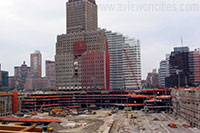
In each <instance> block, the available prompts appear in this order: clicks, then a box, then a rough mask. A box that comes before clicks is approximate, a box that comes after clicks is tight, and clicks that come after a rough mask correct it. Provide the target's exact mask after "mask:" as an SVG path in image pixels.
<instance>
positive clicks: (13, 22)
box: [0, 0, 200, 79]
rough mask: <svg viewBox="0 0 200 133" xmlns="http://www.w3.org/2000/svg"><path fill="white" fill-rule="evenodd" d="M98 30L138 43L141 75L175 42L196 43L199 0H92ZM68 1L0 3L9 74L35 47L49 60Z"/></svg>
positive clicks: (1, 59)
mask: <svg viewBox="0 0 200 133" xmlns="http://www.w3.org/2000/svg"><path fill="white" fill-rule="evenodd" d="M96 1H97V4H98V7H99V10H98V22H99V27H100V28H105V29H108V30H112V31H113V32H120V33H123V34H124V35H127V36H129V37H135V38H137V39H139V40H140V41H141V57H142V58H141V60H142V79H145V78H146V75H147V73H148V72H151V71H152V69H154V68H158V67H159V62H160V61H161V60H162V59H165V55H166V54H168V53H170V52H171V51H172V50H173V47H175V46H181V36H182V37H183V42H184V46H188V47H190V50H193V49H195V48H199V47H200V39H199V35H200V25H199V24H200V1H199V0H175V1H174V0H169V1H167V2H166V0H151V1H149V0H140V1H138V0H96ZM66 2H67V0H59V1H57V0H42V1H41V0H28V1H27V0H6V1H2V2H1V3H0V9H1V12H0V29H1V30H0V46H1V48H0V53H1V54H0V64H2V65H1V66H2V69H3V70H8V71H9V75H10V76H12V75H13V74H14V67H15V66H20V65H21V64H22V63H23V61H26V63H27V64H28V65H29V66H30V54H31V53H33V52H34V51H35V50H40V51H41V53H42V56H43V58H42V60H43V63H42V65H43V75H44V74H45V69H44V68H45V60H54V56H55V43H56V36H57V35H59V34H64V33H66V4H65V3H66Z"/></svg>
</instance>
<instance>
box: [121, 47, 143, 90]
mask: <svg viewBox="0 0 200 133" xmlns="http://www.w3.org/2000/svg"><path fill="white" fill-rule="evenodd" d="M123 51H124V54H125V56H126V60H127V63H128V65H129V69H130V71H131V73H132V75H133V77H134V79H135V83H136V85H137V88H138V90H140V85H139V83H138V81H137V78H136V75H135V72H134V69H133V66H132V63H131V61H130V60H129V57H128V54H127V52H126V49H123Z"/></svg>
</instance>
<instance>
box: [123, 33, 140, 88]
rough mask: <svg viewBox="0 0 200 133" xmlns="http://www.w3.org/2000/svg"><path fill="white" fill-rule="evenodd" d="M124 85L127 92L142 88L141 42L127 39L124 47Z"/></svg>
mask: <svg viewBox="0 0 200 133" xmlns="http://www.w3.org/2000/svg"><path fill="white" fill-rule="evenodd" d="M123 73H124V81H125V83H124V85H125V89H127V90H135V89H139V88H140V86H141V55H140V41H139V40H137V39H135V38H129V37H125V45H124V47H123Z"/></svg>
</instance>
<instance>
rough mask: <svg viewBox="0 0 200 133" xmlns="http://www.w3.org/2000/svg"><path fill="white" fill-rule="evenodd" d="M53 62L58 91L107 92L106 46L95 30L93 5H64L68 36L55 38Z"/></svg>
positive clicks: (84, 0) (79, 1)
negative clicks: (65, 6)
mask: <svg viewBox="0 0 200 133" xmlns="http://www.w3.org/2000/svg"><path fill="white" fill-rule="evenodd" d="M91 53H92V54H93V55H95V56H92V57H90V55H91ZM55 61H56V88H57V89H85V90H91V89H101V90H109V87H110V86H109V66H108V65H109V54H108V46H107V41H106V37H105V32H104V30H98V29H97V5H96V3H95V1H93V0H69V1H68V2H67V34H63V35H58V36H57V43H56V56H55Z"/></svg>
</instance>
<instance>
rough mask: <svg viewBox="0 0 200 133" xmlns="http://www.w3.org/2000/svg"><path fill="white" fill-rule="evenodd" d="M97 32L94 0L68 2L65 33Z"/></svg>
mask: <svg viewBox="0 0 200 133" xmlns="http://www.w3.org/2000/svg"><path fill="white" fill-rule="evenodd" d="M91 30H97V5H96V2H95V0H69V1H68V2H67V33H72V32H82V31H83V32H85V31H91Z"/></svg>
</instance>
